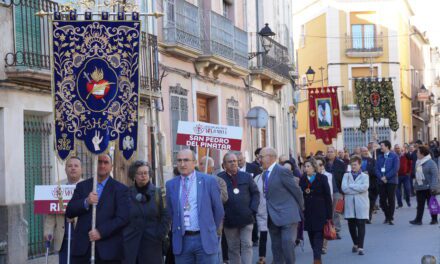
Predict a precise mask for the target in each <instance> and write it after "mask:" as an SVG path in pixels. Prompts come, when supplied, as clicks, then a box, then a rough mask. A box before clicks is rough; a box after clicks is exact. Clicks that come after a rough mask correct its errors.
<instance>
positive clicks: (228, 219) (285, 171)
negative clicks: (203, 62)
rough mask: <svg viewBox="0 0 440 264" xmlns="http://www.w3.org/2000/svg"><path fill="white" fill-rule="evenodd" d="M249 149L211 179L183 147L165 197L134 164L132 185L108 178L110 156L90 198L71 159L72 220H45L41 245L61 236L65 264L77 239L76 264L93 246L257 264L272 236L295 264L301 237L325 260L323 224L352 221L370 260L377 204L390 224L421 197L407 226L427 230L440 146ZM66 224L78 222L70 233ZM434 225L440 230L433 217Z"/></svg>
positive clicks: (124, 253) (109, 251)
mask: <svg viewBox="0 0 440 264" xmlns="http://www.w3.org/2000/svg"><path fill="white" fill-rule="evenodd" d="M376 145H377V144H376ZM254 154H255V160H254V161H253V162H251V163H249V162H246V160H245V158H244V156H243V154H242V153H241V152H238V151H231V152H227V153H226V154H225V155H224V156H223V159H222V164H221V167H222V169H221V170H219V171H218V172H217V173H216V172H215V171H214V160H213V159H212V158H210V157H204V158H202V159H201V160H199V161H197V159H196V154H195V153H194V152H193V151H192V150H190V149H184V150H181V151H180V152H179V153H178V154H177V158H176V169H175V177H174V178H172V179H171V180H169V181H168V182H166V186H165V187H166V188H165V189H166V192H165V195H163V194H162V190H161V188H159V187H156V186H155V185H154V184H153V182H152V179H151V175H152V172H151V166H150V165H149V164H148V163H147V162H145V161H136V162H134V163H133V164H131V166H130V167H129V169H128V177H129V178H130V179H131V180H132V181H133V184H132V186H130V187H127V186H125V185H123V184H122V183H119V182H118V181H116V180H114V179H113V178H112V177H110V174H111V171H112V159H111V157H110V156H109V155H100V156H99V157H98V168H97V175H98V178H97V179H98V185H97V190H96V192H94V191H93V180H92V179H87V180H83V181H82V180H81V174H82V170H81V161H80V160H79V159H78V158H77V157H71V158H70V159H69V160H68V161H67V163H66V174H67V181H66V182H63V184H76V189H75V192H74V195H73V197H72V199H71V201H70V202H69V204H68V206H67V209H66V214H65V216H64V215H56V216H55V215H49V216H47V217H46V218H45V228H44V234H45V239H46V240H54V249H55V250H56V251H58V252H59V261H60V263H67V244H68V243H67V242H68V239H71V245H72V247H71V250H70V252H71V263H89V259H90V257H91V251H92V248H91V243H90V242H91V241H94V242H95V244H96V247H95V259H96V261H95V263H129V264H140V263H151V264H156V263H157V264H160V263H178V264H180V263H185V264H186V263H188V264H193V263H200V264H210V263H212V264H217V263H230V264H239V263H242V264H250V263H252V261H253V247H258V262H257V264H265V263H266V253H267V245H268V244H267V241H268V237H270V240H271V248H270V250H271V252H272V256H273V263H275V264H277V263H286V264H290V263H295V248H296V247H297V246H298V245H302V244H303V240H304V235H303V234H304V231H306V232H307V234H308V238H309V242H310V247H311V248H312V250H313V263H316V264H318V263H322V255H323V254H326V253H327V244H328V243H329V241H327V240H326V239H325V238H326V237H325V232H324V227H325V226H326V225H334V228H335V230H336V236H335V238H336V239H341V233H340V232H341V227H342V224H343V223H344V222H343V219H345V220H347V223H348V230H349V233H350V236H351V239H352V242H353V246H352V248H351V251H352V252H353V253H356V254H358V255H364V254H366V252H367V250H365V249H364V241H365V237H366V235H367V234H366V233H367V232H366V225H367V224H371V223H372V217H373V215H374V211H375V210H378V207H377V205H376V203H377V198H378V197H379V205H380V208H381V209H382V210H383V212H384V215H385V218H384V220H383V223H384V224H387V225H393V224H394V212H395V209H399V208H401V207H402V206H403V200H402V196H403V199H404V200H405V202H406V205H407V206H409V207H410V206H411V200H410V197H411V196H416V197H417V198H416V201H417V213H416V216H415V218H414V219H413V220H411V221H409V223H410V224H413V225H421V224H422V219H423V214H424V210H425V204H427V203H428V201H429V199H430V197H431V196H432V195H435V194H438V193H439V191H440V190H439V189H440V183H439V170H438V156H439V154H440V152H439V144H438V142H437V141H433V142H431V143H430V144H429V145H424V144H423V143H422V142H420V141H418V142H415V143H414V144H405V145H404V146H399V145H395V146H394V147H392V146H391V143H390V142H389V141H388V140H384V141H382V142H380V143H379V145H378V147H375V143H373V142H372V143H371V144H368V146H365V147H359V148H355V149H354V152H353V153H351V154H349V153H348V152H347V151H344V150H342V151H341V150H339V151H338V150H336V149H335V148H334V147H331V146H330V147H328V148H327V149H326V151H325V153H324V151H317V152H316V154H314V153H310V155H309V156H308V157H305V158H304V159H303V158H301V157H299V158H298V161H296V160H295V159H293V158H292V157H290V156H287V155H280V156H279V155H278V154H277V152H276V150H275V149H273V148H262V149H260V148H259V149H257V150H256V151H255V153H254ZM402 189H403V190H402ZM396 199H397V206H396ZM341 204H342V207H343V210H341V208H340V207H341ZM92 205H97V211H96V228H95V229H92V209H91V208H92ZM67 224H72V225H73V227H74V228H73V230H74V231H73V232H72V235H71V237H70V238H69V237H68V235H67V228H66V226H67ZM430 224H432V225H434V224H438V219H437V215H431V222H430ZM330 243H331V242H330ZM347 250H350V249H347Z"/></svg>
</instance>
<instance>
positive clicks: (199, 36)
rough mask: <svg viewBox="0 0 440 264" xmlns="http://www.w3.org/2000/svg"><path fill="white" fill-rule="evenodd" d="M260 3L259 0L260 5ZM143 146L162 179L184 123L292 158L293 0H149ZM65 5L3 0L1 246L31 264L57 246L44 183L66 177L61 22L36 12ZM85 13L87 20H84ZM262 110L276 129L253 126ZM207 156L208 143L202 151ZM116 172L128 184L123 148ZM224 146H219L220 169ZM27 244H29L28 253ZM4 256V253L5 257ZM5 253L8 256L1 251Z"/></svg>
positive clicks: (87, 167) (87, 169)
mask: <svg viewBox="0 0 440 264" xmlns="http://www.w3.org/2000/svg"><path fill="white" fill-rule="evenodd" d="M251 2H252V3H251ZM140 7H141V11H142V12H149V13H152V12H163V13H164V17H163V18H160V19H156V18H154V17H149V18H148V19H145V18H143V21H142V22H143V23H142V24H143V30H142V31H143V32H142V38H141V50H140V54H141V62H142V63H141V67H140V84H141V85H140V91H141V97H140V108H139V136H138V151H137V153H136V154H135V155H134V157H133V158H132V160H135V159H145V160H148V161H149V162H150V163H151V164H152V167H153V169H154V172H155V175H154V176H155V177H154V181H155V182H156V184H157V185H158V186H162V187H163V186H164V182H165V181H166V180H167V179H169V178H171V177H172V170H173V165H175V162H174V159H175V155H176V153H177V152H178V151H179V150H180V149H181V148H182V147H183V146H178V145H176V144H175V142H176V131H177V124H178V121H179V120H188V121H204V122H210V123H216V124H222V125H230V126H241V127H243V143H242V150H243V152H244V153H245V155H246V157H247V159H248V160H253V159H254V156H253V151H254V150H255V149H256V148H257V147H263V146H271V147H274V148H276V149H278V151H279V153H280V154H289V152H292V153H294V152H295V151H292V150H293V149H294V148H295V141H294V134H293V133H294V131H295V129H294V127H293V121H294V120H293V119H294V115H293V114H292V113H291V112H290V111H289V110H290V109H291V108H290V107H289V106H291V105H292V102H293V99H292V98H293V88H292V85H291V83H292V82H291V78H290V74H289V71H290V69H291V68H292V67H293V66H292V64H293V61H294V59H293V41H292V32H293V31H292V26H291V25H292V24H291V16H290V13H291V4H290V1H289V0H283V1H277V3H276V5H273V3H272V1H269V0H264V1H263V0H261V1H246V0H225V1H218V0H191V1H184V0H155V1H148V2H147V3H141V2H140ZM40 10H44V11H48V12H50V11H52V12H53V11H56V10H60V4H59V3H58V2H54V1H50V0H35V1H31V0H23V1H9V0H4V1H0V22H1V23H0V32H1V33H2V36H3V37H4V41H2V45H0V58H2V59H0V223H1V224H0V245H5V251H2V250H3V249H2V248H0V254H3V253H4V254H6V263H26V262H27V261H29V260H30V259H36V258H38V257H41V256H42V255H43V254H44V253H45V248H44V241H43V233H42V232H43V229H42V224H43V217H42V216H38V215H34V214H33V195H34V186H35V185H41V184H56V182H57V181H58V179H64V178H65V175H64V164H63V162H60V161H58V159H57V158H56V157H55V154H54V151H53V149H54V143H53V141H54V132H53V116H54V113H53V105H52V87H51V68H50V42H49V41H50V34H49V30H50V21H49V20H48V18H47V17H38V16H35V13H36V12H38V11H40ZM79 19H82V18H81V17H80V18H79ZM265 23H268V24H269V25H270V27H271V28H272V30H273V31H274V32H275V33H276V36H275V37H274V38H273V39H270V40H269V41H270V43H271V45H272V49H271V50H270V51H269V52H268V53H264V54H263V53H261V54H259V55H258V56H255V57H254V58H253V59H252V60H250V59H249V57H248V56H249V53H250V52H259V51H260V52H261V51H263V48H262V45H261V42H260V39H259V38H258V37H257V32H258V31H259V30H260V29H261V28H263V27H264V26H265ZM254 106H261V107H263V108H265V109H266V111H267V112H268V114H269V118H268V119H269V120H268V124H267V126H266V127H263V128H258V129H257V128H251V127H250V126H249V122H248V120H247V119H246V115H247V112H248V111H249V109H250V108H252V107H254ZM195 150H196V151H197V154H198V156H199V157H202V156H203V155H205V153H206V150H205V149H195ZM111 152H112V153H111V155H113V157H114V171H113V176H114V177H115V178H116V179H118V180H120V181H122V182H124V183H126V184H131V183H130V182H129V180H128V179H127V168H128V165H129V163H130V162H131V161H132V160H130V161H125V160H124V159H123V158H122V155H121V153H120V152H119V151H118V149H117V148H115V147H113V148H111ZM76 155H78V156H80V158H81V160H82V163H83V172H84V177H86V178H88V177H90V176H91V175H92V160H91V156H90V155H89V154H88V152H87V151H86V149H85V147H84V145H82V144H81V143H78V144H77V145H76ZM222 155H223V153H221V152H220V151H216V150H213V151H211V153H210V156H212V157H213V158H214V159H215V162H216V167H217V168H220V163H221V157H222ZM3 242H4V243H3ZM23 249H27V250H23ZM2 252H3V253H2ZM1 257H2V256H0V258H1Z"/></svg>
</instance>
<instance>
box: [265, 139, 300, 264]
mask: <svg viewBox="0 0 440 264" xmlns="http://www.w3.org/2000/svg"><path fill="white" fill-rule="evenodd" d="M260 158H261V164H262V167H263V170H264V172H263V195H265V197H266V204H267V212H268V227H269V234H270V238H271V240H272V254H273V260H274V263H275V264H279V263H286V264H292V263H295V252H294V250H293V249H294V245H295V244H294V238H295V237H296V232H297V226H298V222H300V221H301V212H302V211H303V210H304V200H303V195H302V191H301V189H300V188H299V186H298V184H297V183H296V182H295V180H294V179H293V174H292V172H291V171H289V170H288V169H286V168H284V167H282V166H280V165H279V164H277V158H278V155H277V152H276V151H275V149H273V148H263V149H262V150H261V152H260Z"/></svg>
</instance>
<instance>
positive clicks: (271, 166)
mask: <svg viewBox="0 0 440 264" xmlns="http://www.w3.org/2000/svg"><path fill="white" fill-rule="evenodd" d="M276 164H277V163H276V162H274V163H272V165H270V166H269V168H267V170H266V171H267V178H268V179H269V177H270V173H271V172H272V170H273V168H274V167H275V165H276Z"/></svg>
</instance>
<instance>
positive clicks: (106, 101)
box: [52, 21, 140, 159]
mask: <svg viewBox="0 0 440 264" xmlns="http://www.w3.org/2000/svg"><path fill="white" fill-rule="evenodd" d="M139 38H140V22H139V21H99V22H98V21H54V22H53V45H52V46H53V58H54V68H53V78H54V85H55V87H54V103H55V130H56V142H57V143H56V151H57V153H58V156H59V157H60V158H61V159H66V158H67V157H68V156H69V155H70V154H71V152H72V151H73V150H74V146H75V140H82V141H84V143H85V145H86V146H87V149H88V150H89V151H90V152H92V153H94V154H100V153H102V152H104V151H105V150H106V149H107V148H108V146H109V142H110V141H115V140H118V143H119V144H117V145H119V149H120V150H121V151H122V153H123V156H124V157H125V158H126V159H129V158H130V157H131V156H132V155H133V153H134V151H136V146H137V126H138V106H139V93H138V90H139V57H140V56H139Z"/></svg>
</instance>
